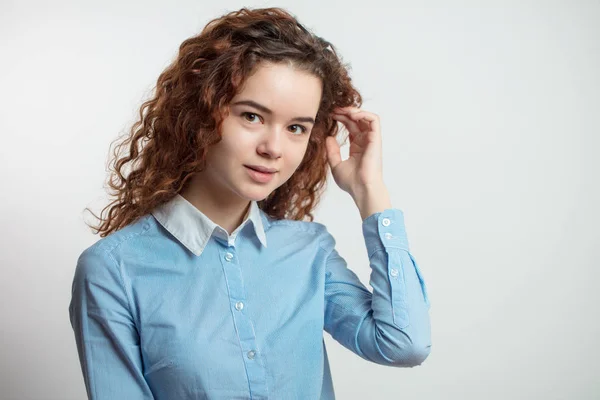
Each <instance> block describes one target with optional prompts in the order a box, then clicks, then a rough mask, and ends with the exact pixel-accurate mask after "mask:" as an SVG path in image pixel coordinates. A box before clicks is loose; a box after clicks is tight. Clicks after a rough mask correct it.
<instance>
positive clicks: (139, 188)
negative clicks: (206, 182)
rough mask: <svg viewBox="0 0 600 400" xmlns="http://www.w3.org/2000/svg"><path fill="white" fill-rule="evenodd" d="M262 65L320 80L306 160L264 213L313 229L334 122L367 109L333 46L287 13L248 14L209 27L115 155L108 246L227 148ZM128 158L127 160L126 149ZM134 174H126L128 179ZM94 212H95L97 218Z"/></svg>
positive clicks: (190, 43) (191, 41) (186, 46)
mask: <svg viewBox="0 0 600 400" xmlns="http://www.w3.org/2000/svg"><path fill="white" fill-rule="evenodd" d="M260 62H272V63H288V64H289V65H290V66H293V67H295V68H297V69H300V70H303V71H307V72H309V73H312V74H314V75H315V76H317V77H319V78H321V81H322V85H323V86H322V89H323V90H322V95H321V103H320V105H319V110H318V113H317V118H316V120H315V125H314V127H313V129H312V132H311V135H310V138H309V143H308V146H307V149H306V153H305V155H304V158H303V160H302V162H301V164H300V165H299V167H298V168H297V170H296V171H295V172H294V174H293V175H292V176H291V177H290V179H288V180H287V181H286V182H285V183H284V184H283V185H281V186H280V187H278V188H277V189H276V190H274V191H273V192H272V193H271V194H269V196H267V197H266V198H265V199H263V200H261V201H259V202H258V205H259V207H260V209H261V210H263V211H264V212H265V213H266V214H267V215H269V216H271V217H273V218H275V219H284V218H285V219H292V220H303V219H305V218H308V220H309V221H312V220H313V215H312V210H313V209H314V208H315V207H316V205H317V204H318V202H319V198H320V196H321V194H322V190H323V189H324V187H325V184H326V181H327V152H326V147H325V138H326V137H327V136H335V135H337V133H338V125H337V123H336V121H335V120H334V119H333V118H332V116H331V112H332V111H333V109H334V108H336V107H346V106H356V107H360V106H361V104H362V98H361V95H360V93H359V92H358V91H357V90H356V89H355V88H354V87H353V85H352V83H351V78H350V76H349V74H348V65H346V64H344V63H343V62H342V60H341V58H340V57H339V56H338V55H337V53H336V50H335V48H334V47H333V45H332V44H331V43H329V42H327V41H326V40H324V39H322V38H320V37H318V36H316V35H314V34H313V33H311V32H309V31H308V30H307V29H306V28H305V27H304V26H302V25H301V24H300V23H299V22H298V21H297V19H296V18H295V17H293V16H292V15H291V14H290V13H288V12H287V11H285V10H284V9H281V8H275V7H273V8H263V9H248V8H242V9H240V10H238V11H234V12H230V13H228V14H225V15H223V16H222V17H220V18H216V19H213V20H211V21H210V22H209V23H208V24H207V25H206V26H205V27H204V29H203V30H202V32H201V33H200V34H198V35H196V36H193V37H190V38H188V39H186V40H185V41H184V42H183V43H182V44H181V45H180V46H179V54H178V56H177V57H176V58H175V60H174V61H173V62H172V63H171V64H170V65H169V66H168V67H167V68H166V69H165V70H164V71H163V72H162V73H161V74H160V76H159V77H158V80H157V84H156V86H155V88H154V89H155V90H154V96H153V98H151V99H150V100H148V101H146V102H144V103H143V104H142V106H141V108H140V110H139V120H138V121H137V122H135V124H134V125H133V126H132V128H131V130H130V132H129V134H127V135H126V136H125V137H124V140H123V141H122V142H121V143H119V144H118V145H117V146H116V147H115V149H114V158H113V159H112V165H111V166H110V169H111V170H112V172H111V173H110V176H109V180H108V186H109V187H110V189H112V190H113V191H114V193H112V195H113V196H115V197H116V198H115V199H114V200H113V201H112V202H110V203H109V204H108V205H107V206H106V207H104V209H103V210H102V212H101V215H103V214H104V212H105V211H107V210H108V211H107V215H106V217H98V216H96V215H95V214H94V213H93V212H92V214H93V215H94V216H95V217H96V218H97V219H99V220H100V224H99V225H98V226H92V228H94V229H95V230H96V232H94V233H96V234H97V233H100V236H101V237H105V236H107V235H109V234H110V233H112V232H114V231H116V230H118V229H121V228H122V227H124V226H126V225H128V224H130V223H132V222H134V221H136V220H137V219H139V218H140V217H142V216H144V215H145V214H147V213H149V212H150V211H151V210H152V209H153V208H154V207H156V206H158V205H160V204H162V203H165V202H167V201H169V200H170V199H171V198H173V197H174V196H176V195H177V194H178V193H179V192H180V191H182V190H183V188H184V187H185V185H186V183H188V181H189V179H190V178H191V177H192V175H193V174H194V173H195V172H197V171H201V170H202V169H203V168H204V167H205V155H206V153H207V151H209V150H210V146H211V145H213V144H215V143H217V142H218V141H219V140H220V134H219V132H220V128H221V124H222V122H223V120H224V119H225V118H226V116H227V115H228V112H229V111H228V105H229V103H230V101H231V100H232V99H233V97H234V96H235V95H236V93H237V92H238V90H239V89H240V88H241V87H242V85H243V84H244V82H245V80H246V79H247V77H249V75H251V73H252V72H253V70H254V69H255V68H256V66H257V65H258V64H259V63H260ZM125 147H128V148H129V153H128V154H125V155H123V156H121V157H120V156H119V153H120V151H121V149H123V148H125ZM128 169H129V170H130V172H129V173H127V172H126V171H127V170H128ZM90 212H91V211H90Z"/></svg>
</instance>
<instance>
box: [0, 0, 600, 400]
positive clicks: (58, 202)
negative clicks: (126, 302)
mask: <svg viewBox="0 0 600 400" xmlns="http://www.w3.org/2000/svg"><path fill="white" fill-rule="evenodd" d="M412 3H414V4H412ZM421 3H423V4H426V5H420V4H421ZM417 4H419V5H417ZM242 6H249V7H259V6H281V7H284V8H286V9H288V10H289V11H291V12H292V13H293V14H295V15H297V16H298V18H299V19H300V22H302V23H304V24H305V25H306V26H308V27H309V28H311V29H313V30H314V31H315V32H316V33H317V34H318V35H319V36H322V37H324V38H326V39H328V40H329V41H331V42H332V43H333V44H334V45H335V46H337V48H338V49H339V51H340V53H341V55H342V56H343V58H344V60H345V61H348V62H350V64H351V67H352V70H351V73H352V76H353V78H354V81H355V83H356V85H357V87H358V88H359V89H360V90H361V91H362V94H363V96H364V100H365V101H364V107H363V108H364V109H366V110H369V111H372V112H375V113H377V114H379V115H380V117H381V123H382V134H383V145H384V149H383V150H384V160H383V161H384V176H385V180H386V183H387V185H388V187H389V190H390V194H391V197H392V203H393V205H394V206H395V207H398V208H401V209H402V210H403V211H404V212H405V217H406V224H407V229H408V235H409V241H410V245H411V250H412V252H413V254H414V256H415V258H416V259H417V260H418V261H419V264H420V266H421V268H422V272H423V275H424V277H425V280H426V283H427V285H428V290H429V295H430V300H431V310H430V312H431V318H432V335H433V339H432V340H433V341H432V344H433V346H432V352H431V355H430V356H429V358H428V359H427V360H426V361H425V363H424V364H423V365H421V366H419V367H416V368H407V369H396V368H390V367H384V366H379V365H375V364H371V363H369V362H367V361H365V360H362V359H360V358H359V357H357V356H356V355H354V354H352V353H351V352H349V351H348V350H346V349H345V348H343V347H342V346H341V345H339V344H338V343H337V342H335V341H334V340H333V339H332V338H331V337H330V336H329V335H328V334H327V333H324V334H325V339H326V344H327V348H328V353H329V356H330V358H331V368H332V374H333V379H334V385H335V390H336V393H337V396H338V398H339V399H365V398H367V397H368V398H374V399H415V400H416V399H436V400H437V399H469V400H471V399H473V400H475V399H477V400H481V399H486V400H495V399H498V400H506V399H533V398H538V399H542V398H543V399H545V400H553V399H556V400H558V399H578V400H585V399H598V398H600V347H599V346H598V338H600V322H599V319H600V318H599V316H600V294H599V293H600V291H598V290H597V285H596V283H598V281H599V280H600V273H599V272H598V267H599V266H600V265H599V264H600V263H599V261H598V256H597V252H596V253H594V250H596V251H597V249H598V245H599V244H600V240H599V239H600V234H599V233H598V226H599V225H600V212H599V211H598V205H599V204H600V188H599V186H600V185H599V181H600V179H599V177H598V175H599V172H600V161H599V159H598V153H599V151H600V119H599V115H600V73H599V71H600V24H599V23H598V21H599V20H600V3H598V2H596V1H567V0H565V1H553V2H549V1H545V2H542V1H539V2H533V1H508V0H504V1H496V2H495V4H493V3H492V2H491V1H488V2H476V1H471V2H466V1H451V2H446V1H427V2H408V1H394V2H392V1H384V0H373V1H369V2H362V1H361V2H359V1H350V2H347V1H343V2H342V1H340V2H334V1H322V0H321V1H317V0H305V1H304V2H302V3H301V2H299V1H295V2H294V1H289V0H286V1H281V2H278V3H274V2H272V1H263V2H259V1H250V2H246V3H242V2H241V1H233V0H232V1H222V0H219V1H214V2H206V1H189V0H179V1H169V2H167V1H164V0H163V1H155V0H145V1H140V0H130V1H117V0H106V1H104V2H88V4H85V3H84V2H82V1H78V2H75V1H73V2H72V3H66V2H64V1H53V2H42V1H36V2H32V1H30V2H21V1H19V2H17V1H10V0H9V1H8V2H7V1H6V0H4V1H2V3H1V5H0V46H1V48H0V50H1V53H0V57H1V58H0V59H1V62H0V90H1V96H0V135H1V136H0V137H1V140H2V143H1V144H0V178H1V180H2V189H1V193H2V195H1V196H0V222H1V228H2V229H1V231H0V235H1V237H0V239H1V241H0V243H1V253H0V268H2V275H1V276H2V278H1V280H0V323H1V325H0V334H1V337H0V398H2V399H61V400H62V399H83V398H85V389H84V384H83V378H82V375H81V370H80V366H79V360H78V358H77V353H76V347H75V339H74V335H73V331H72V329H71V326H70V324H69V318H68V302H69V300H70V296H71V293H70V290H71V281H72V277H73V272H74V268H75V262H76V259H77V257H78V255H79V254H80V253H81V252H82V251H83V249H85V248H86V247H88V246H89V245H91V244H92V243H93V242H95V241H96V240H98V237H97V236H94V235H93V234H92V233H91V231H90V230H89V229H88V228H87V227H86V226H85V224H84V222H83V221H84V218H86V219H87V218H89V217H88V216H87V213H83V209H84V208H85V207H86V206H90V207H92V208H93V210H94V211H95V212H99V210H100V206H102V205H104V202H105V197H104V189H103V185H104V181H105V178H106V171H105V165H106V161H107V157H108V149H109V144H110V142H111V141H112V140H113V139H115V138H116V136H117V135H119V134H120V133H122V132H124V131H126V130H128V129H129V127H130V125H131V124H132V123H133V122H134V120H135V117H136V115H137V112H138V108H139V106H140V105H141V102H142V101H143V100H144V99H145V98H146V97H147V96H148V95H149V94H150V92H151V89H152V87H153V85H154V84H155V82H156V78H157V77H158V75H159V73H160V72H161V71H162V70H163V68H165V67H166V66H167V65H168V63H169V62H170V61H171V60H172V59H173V57H174V56H175V55H176V53H177V49H178V46H179V44H180V43H181V42H182V41H183V40H184V39H186V38H187V37H189V36H191V35H193V34H195V33H197V32H198V31H199V30H200V29H201V28H202V27H203V26H204V25H205V24H206V22H208V21H209V20H210V19H212V18H214V17H217V16H220V15H222V14H223V13H225V12H227V11H233V10H235V9H238V8H240V7H242ZM342 150H343V153H342V154H343V155H346V154H347V146H346V147H344V148H343V149H342ZM344 151H345V153H344ZM330 179H331V177H330ZM316 220H317V221H319V222H322V223H324V224H326V225H327V226H328V228H329V229H330V231H331V232H332V233H333V234H334V236H335V237H336V239H337V245H338V250H339V252H340V254H342V256H344V258H346V259H347V261H348V264H349V267H350V268H352V269H353V270H354V271H355V272H356V273H357V274H358V275H359V277H360V278H361V280H362V281H363V282H364V283H365V284H366V285H368V280H369V265H368V259H367V255H366V251H365V249H364V241H363V239H362V233H361V230H360V227H361V219H360V215H359V213H358V209H356V207H355V205H354V203H353V201H352V199H351V198H350V196H349V195H348V194H346V193H345V192H343V191H341V190H340V189H339V188H338V187H337V186H335V183H334V182H333V180H332V179H331V180H330V184H329V189H328V191H327V194H326V196H325V197H324V199H323V202H322V203H321V206H320V207H319V209H318V210H317V213H316ZM594 247H595V248H594ZM367 287H369V288H370V286H367Z"/></svg>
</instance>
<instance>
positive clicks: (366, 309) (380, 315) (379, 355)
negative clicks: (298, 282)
mask: <svg viewBox="0 0 600 400" xmlns="http://www.w3.org/2000/svg"><path fill="white" fill-rule="evenodd" d="M362 231H363V236H364V240H365V244H366V249H367V253H368V257H369V263H370V266H371V276H370V281H369V283H370V285H371V286H372V287H373V293H371V292H370V291H369V290H368V289H367V288H366V287H365V286H364V285H363V284H362V283H361V281H360V280H359V278H358V277H357V276H356V274H355V273H354V272H353V271H352V270H350V269H348V268H347V264H346V261H345V260H344V258H343V257H342V256H340V255H339V254H338V252H337V250H336V249H335V239H334V238H333V236H332V235H331V234H330V233H329V232H328V231H327V229H326V228H325V229H324V235H323V239H322V241H321V247H322V249H324V250H325V251H326V254H327V256H326V257H327V258H326V274H325V330H326V331H327V332H328V333H329V334H331V335H332V337H333V338H334V339H335V340H336V341H338V342H339V343H341V344H342V345H343V346H344V347H346V348H348V349H350V350H352V351H353V352H354V353H356V354H358V355H359V356H360V357H362V358H364V359H366V360H369V361H372V362H375V363H378V364H382V365H390V366H395V367H414V366H417V365H420V364H421V363H422V362H423V361H424V360H425V359H426V358H427V356H428V355H429V352H430V348H431V328H430V320H429V308H430V303H429V298H428V295H427V289H426V286H425V282H424V280H423V277H422V274H421V272H420V270H419V267H418V265H417V263H416V261H415V259H414V258H413V256H412V254H410V252H409V247H408V239H407V235H406V229H405V226H404V215H403V212H402V211H401V210H399V209H396V208H389V209H386V210H384V211H382V212H378V213H375V214H372V215H370V216H369V217H367V218H366V219H365V220H364V221H363V224H362Z"/></svg>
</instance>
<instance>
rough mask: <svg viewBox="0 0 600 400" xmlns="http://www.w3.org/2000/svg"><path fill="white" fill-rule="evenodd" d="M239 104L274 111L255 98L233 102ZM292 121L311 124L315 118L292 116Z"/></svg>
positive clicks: (267, 111) (266, 111)
mask: <svg viewBox="0 0 600 400" xmlns="http://www.w3.org/2000/svg"><path fill="white" fill-rule="evenodd" d="M238 104H239V105H246V106H250V107H254V108H256V109H257V110H260V111H262V112H264V113H265V114H273V111H271V110H270V109H269V108H267V107H265V106H263V105H262V104H259V103H257V102H255V101H253V100H240V101H236V102H235V103H232V105H233V106H235V105H238ZM292 121H298V122H310V123H311V124H313V125H315V120H314V118H311V117H296V118H292Z"/></svg>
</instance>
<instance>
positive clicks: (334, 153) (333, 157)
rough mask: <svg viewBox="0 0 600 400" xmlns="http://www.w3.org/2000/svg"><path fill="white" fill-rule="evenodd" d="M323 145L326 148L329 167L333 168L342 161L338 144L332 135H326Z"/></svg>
mask: <svg viewBox="0 0 600 400" xmlns="http://www.w3.org/2000/svg"><path fill="white" fill-rule="evenodd" d="M325 147H326V149H327V161H328V162H329V167H331V169H332V170H333V169H334V168H335V167H337V165H338V164H339V163H341V162H342V155H341V153H340V145H339V144H338V142H337V140H336V138H335V137H334V136H328V137H327V138H325Z"/></svg>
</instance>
